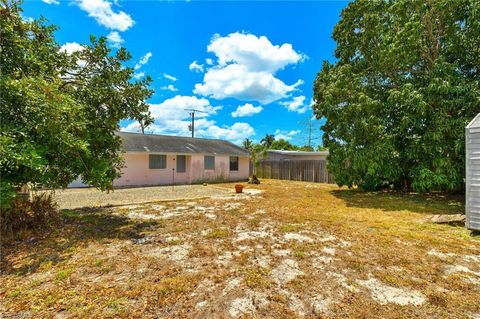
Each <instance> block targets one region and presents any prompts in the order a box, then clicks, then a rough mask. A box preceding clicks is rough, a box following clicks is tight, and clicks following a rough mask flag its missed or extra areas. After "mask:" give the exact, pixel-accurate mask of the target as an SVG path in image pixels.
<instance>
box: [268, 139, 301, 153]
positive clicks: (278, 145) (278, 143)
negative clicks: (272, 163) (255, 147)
mask: <svg viewBox="0 0 480 319" xmlns="http://www.w3.org/2000/svg"><path fill="white" fill-rule="evenodd" d="M269 149H271V150H285V151H295V150H297V149H298V146H296V145H294V144H292V143H290V142H289V141H287V140H285V139H283V138H281V139H278V140H274V141H273V142H272V143H271V145H270V147H269Z"/></svg>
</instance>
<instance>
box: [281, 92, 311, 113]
mask: <svg viewBox="0 0 480 319" xmlns="http://www.w3.org/2000/svg"><path fill="white" fill-rule="evenodd" d="M310 103H311V102H310ZM279 104H280V105H282V106H285V107H286V108H287V110H288V111H290V112H297V113H299V114H303V113H305V112H306V111H307V109H308V108H309V105H307V104H305V96H303V95H299V96H295V97H294V98H292V99H291V100H290V101H284V102H280V103H279Z"/></svg>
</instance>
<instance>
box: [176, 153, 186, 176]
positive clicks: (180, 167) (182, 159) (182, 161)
mask: <svg viewBox="0 0 480 319" xmlns="http://www.w3.org/2000/svg"><path fill="white" fill-rule="evenodd" d="M176 162H177V173H185V171H186V167H187V157H186V156H185V155H177V160H176Z"/></svg>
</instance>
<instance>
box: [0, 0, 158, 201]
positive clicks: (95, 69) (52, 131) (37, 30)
mask: <svg viewBox="0 0 480 319" xmlns="http://www.w3.org/2000/svg"><path fill="white" fill-rule="evenodd" d="M54 31H55V27H53V26H47V25H45V21H43V20H40V21H35V20H34V21H26V20H24V19H23V18H22V17H21V9H20V8H19V6H18V4H17V3H16V2H13V3H9V2H7V1H4V2H2V3H0V50H1V53H0V64H1V75H0V92H1V94H0V105H1V114H0V116H1V134H0V174H1V188H2V189H1V192H2V196H3V195H5V194H8V193H9V192H8V191H9V190H11V189H12V187H14V186H19V185H22V184H25V183H28V182H30V183H34V184H41V185H45V186H48V187H63V186H66V185H67V184H68V183H69V182H71V181H72V180H74V179H75V178H76V177H77V176H79V175H81V176H82V177H83V179H84V181H85V182H87V183H88V184H90V185H93V186H96V187H99V188H101V189H107V188H110V187H111V186H112V182H113V180H114V178H116V177H117V176H118V174H119V168H120V167H121V166H122V158H121V155H120V150H121V149H120V148H121V143H120V140H119V138H118V137H117V136H116V135H115V134H114V133H115V131H116V130H117V129H119V121H120V120H122V119H127V118H131V119H138V118H145V114H147V116H148V105H147V104H146V103H145V100H146V99H147V98H148V97H150V96H151V94H152V91H151V90H150V89H149V88H148V86H149V83H150V81H151V80H150V78H148V77H147V78H146V79H145V80H143V81H136V82H134V81H132V75H133V70H132V69H131V68H128V67H125V66H124V65H123V63H124V62H125V61H127V60H128V59H129V58H130V55H129V53H128V52H127V51H126V50H125V49H119V50H117V51H116V52H115V53H113V52H111V51H110V50H109V49H108V48H107V45H106V40H105V38H99V39H96V38H94V37H92V39H91V43H90V44H89V45H85V46H83V49H82V50H79V51H77V52H74V53H71V54H67V53H66V52H64V51H63V52H62V51H61V50H60V47H59V45H58V44H57V43H56V42H55V40H54V37H53V32H54ZM2 199H3V200H2V205H3V204H6V198H2Z"/></svg>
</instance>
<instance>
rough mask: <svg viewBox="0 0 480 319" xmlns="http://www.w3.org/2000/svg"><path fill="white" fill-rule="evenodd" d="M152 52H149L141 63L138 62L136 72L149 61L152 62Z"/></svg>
mask: <svg viewBox="0 0 480 319" xmlns="http://www.w3.org/2000/svg"><path fill="white" fill-rule="evenodd" d="M152 55H153V54H152V52H147V53H146V54H145V55H144V56H143V57H142V58H141V59H140V61H138V63H137V64H135V67H134V69H135V70H138V69H140V68H141V67H142V66H144V65H145V64H147V63H148V60H150V58H151V57H152Z"/></svg>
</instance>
